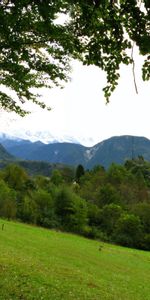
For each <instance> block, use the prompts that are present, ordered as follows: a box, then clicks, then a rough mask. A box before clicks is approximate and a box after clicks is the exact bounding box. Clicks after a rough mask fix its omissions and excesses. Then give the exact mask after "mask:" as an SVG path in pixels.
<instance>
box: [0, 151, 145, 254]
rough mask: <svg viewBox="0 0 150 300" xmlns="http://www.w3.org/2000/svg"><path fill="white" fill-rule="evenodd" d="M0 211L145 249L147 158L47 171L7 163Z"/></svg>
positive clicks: (8, 216)
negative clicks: (36, 172) (46, 173)
mask: <svg viewBox="0 0 150 300" xmlns="http://www.w3.org/2000/svg"><path fill="white" fill-rule="evenodd" d="M0 217H1V218H3V220H4V223H5V219H8V220H17V221H20V222H24V223H29V224H33V225H36V226H41V227H45V228H50V229H54V230H58V231H64V232H72V233H75V234H79V235H82V236H85V237H87V238H91V239H97V240H101V241H105V242H110V243H114V244H119V245H122V246H125V247H131V248H138V249H143V250H150V162H147V161H145V160H144V159H143V157H142V156H139V157H138V158H136V159H132V160H127V161H126V162H125V164H124V165H117V164H112V165H111V166H110V167H109V168H108V169H107V170H105V169H104V167H103V166H100V165H98V166H95V167H94V168H93V169H92V170H84V168H83V166H82V165H78V166H77V167H76V168H75V169H72V168H69V167H64V168H62V169H60V170H58V169H54V170H53V172H52V174H49V176H47V177H46V176H42V175H36V176H35V175H34V176H30V175H28V173H27V172H26V171H25V170H24V169H23V168H22V167H21V166H19V165H17V164H10V165H7V166H6V167H5V168H3V169H2V170H1V171H0Z"/></svg>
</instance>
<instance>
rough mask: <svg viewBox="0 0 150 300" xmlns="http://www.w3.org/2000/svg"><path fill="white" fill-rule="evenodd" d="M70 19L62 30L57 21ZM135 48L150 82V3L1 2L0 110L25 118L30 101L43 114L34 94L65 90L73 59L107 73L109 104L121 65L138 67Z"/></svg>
mask: <svg viewBox="0 0 150 300" xmlns="http://www.w3.org/2000/svg"><path fill="white" fill-rule="evenodd" d="M61 14H65V15H67V16H68V18H66V22H64V23H63V24H60V23H59V22H58V17H59V16H61ZM134 44H136V45H137V47H138V48H139V52H140V54H141V55H143V56H144V58H145V60H144V64H143V67H142V77H143V80H149V79H150V1H149V0H144V1H135V0H120V1H119V0H118V1H117V0H112V1H108V0H86V1H85V0H84V1H83V0H78V1H74V0H57V1H54V0H1V1H0V83H1V87H3V86H6V87H9V88H10V89H11V90H13V91H15V93H16V98H15V99H14V98H13V97H11V96H10V95H9V94H8V93H6V92H4V90H3V89H2V88H1V90H0V104H1V107H3V108H4V109H6V110H11V111H15V112H17V113H19V114H20V115H22V116H23V115H24V114H25V113H26V112H25V110H24V108H23V104H24V103H25V102H26V101H27V100H29V101H32V102H34V103H36V104H38V105H40V106H41V107H42V108H45V107H46V105H45V104H44V103H43V102H42V101H40V99H39V98H38V95H37V94H36V93H35V92H34V91H33V90H34V88H42V87H53V86H61V85H62V83H63V82H65V81H67V80H68V79H69V71H70V67H69V62H70V59H71V58H73V59H78V60H80V61H82V62H83V64H85V65H91V64H92V65H95V66H98V67H100V68H101V69H102V70H104V71H105V72H106V75H107V85H106V87H104V89H103V90H104V94H105V98H106V101H107V102H108V101H109V98H110V95H111V93H112V92H113V91H114V89H115V88H116V86H117V84H118V79H119V76H120V75H119V68H120V65H121V64H122V63H123V64H126V65H128V64H130V63H134V61H133V55H132V52H133V51H132V50H133V46H134Z"/></svg>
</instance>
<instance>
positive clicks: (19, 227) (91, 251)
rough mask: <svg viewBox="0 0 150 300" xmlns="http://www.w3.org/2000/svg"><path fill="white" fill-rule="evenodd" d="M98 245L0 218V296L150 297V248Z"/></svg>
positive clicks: (38, 299) (2, 299)
mask: <svg viewBox="0 0 150 300" xmlns="http://www.w3.org/2000/svg"><path fill="white" fill-rule="evenodd" d="M3 222H4V223H5V226H4V230H2V229H1V224H2V223H3ZM99 245H100V243H99V242H97V241H92V240H88V239H85V238H82V237H79V236H76V235H71V234H65V233H60V232H55V231H50V230H46V229H42V228H37V227H33V226H28V225H24V224H20V223H15V222H7V221H2V220H0V300H13V299H22V300H31V299H32V300H33V299H35V300H42V299H44V300H57V299H59V300H64V299H65V300H71V299H74V300H78V299H79V300H80V299H81V300H104V299H106V300H110V299H111V300H122V299H124V300H129V299H130V300H131V299H132V300H140V299H141V300H150V252H144V251H138V250H133V249H128V248H123V247H118V246H114V245H108V244H103V248H102V250H101V251H99Z"/></svg>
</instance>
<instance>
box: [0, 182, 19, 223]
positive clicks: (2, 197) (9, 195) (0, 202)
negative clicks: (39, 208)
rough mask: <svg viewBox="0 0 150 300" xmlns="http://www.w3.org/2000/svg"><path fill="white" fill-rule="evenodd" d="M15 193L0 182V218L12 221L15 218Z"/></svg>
mask: <svg viewBox="0 0 150 300" xmlns="http://www.w3.org/2000/svg"><path fill="white" fill-rule="evenodd" d="M16 210H17V207H16V193H15V191H14V190H12V189H10V188H9V187H8V186H7V184H6V183H5V182H4V181H3V180H0V217H4V218H8V219H10V218H11V219H13V218H15V217H16Z"/></svg>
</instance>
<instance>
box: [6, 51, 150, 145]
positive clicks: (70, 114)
mask: <svg viewBox="0 0 150 300" xmlns="http://www.w3.org/2000/svg"><path fill="white" fill-rule="evenodd" d="M141 62H142V58H141V57H139V56H137V55H136V59H135V63H136V70H135V71H136V72H135V74H136V81H137V86H138V92H139V93H138V95H137V94H136V92H135V88H134V83H133V74H132V66H128V67H126V66H123V67H122V68H121V78H120V81H119V86H118V87H117V89H116V91H115V92H114V93H113V95H112V97H111V99H110V103H109V104H108V105H106V104H105V99H104V95H103V92H102V88H103V87H104V86H105V84H106V81H105V74H104V73H103V72H102V71H101V70H99V69H98V68H96V67H94V66H90V67H86V66H82V65H81V63H79V62H73V63H72V68H73V71H72V74H71V77H72V80H71V82H69V83H68V84H66V86H65V88H64V89H63V90H60V89H59V88H57V89H53V90H49V91H47V90H43V92H42V94H43V99H44V101H46V103H48V104H49V105H50V106H51V107H52V110H51V111H50V112H47V111H43V110H41V109H39V108H37V107H33V106H31V107H30V108H31V110H32V113H31V114H30V115H29V116H27V117H25V118H23V119H22V118H19V117H16V116H14V114H7V113H1V118H0V127H1V132H7V133H9V134H14V135H18V136H19V135H20V136H23V137H25V132H26V131H28V132H29V131H30V134H31V135H32V134H33V135H37V138H36V139H38V135H39V132H40V133H42V134H43V135H44V134H45V140H48V137H47V136H48V135H49V136H51V139H53V137H56V138H58V139H61V138H62V140H63V139H65V140H67V139H68V137H70V136H71V137H73V138H74V139H75V140H78V141H79V142H81V143H82V144H84V145H87V146H91V145H94V144H96V143H98V142H100V141H102V140H104V139H107V138H109V137H111V136H114V135H124V134H129V135H138V136H145V137H147V138H150V84H149V82H145V83H144V82H142V80H141ZM43 140H44V139H43Z"/></svg>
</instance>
